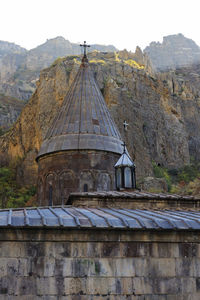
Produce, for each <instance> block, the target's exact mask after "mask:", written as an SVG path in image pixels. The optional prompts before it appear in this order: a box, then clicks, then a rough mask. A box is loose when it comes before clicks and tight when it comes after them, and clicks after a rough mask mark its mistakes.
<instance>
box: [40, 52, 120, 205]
mask: <svg viewBox="0 0 200 300" xmlns="http://www.w3.org/2000/svg"><path fill="white" fill-rule="evenodd" d="M122 152H123V148H122V140H121V137H120V133H119V131H118V129H117V127H116V125H115V123H114V121H113V119H112V117H111V115H110V113H109V111H108V108H107V106H106V103H105V101H104V99H103V96H102V94H101V92H100V90H99V87H98V86H97V83H96V81H95V78H94V75H93V72H92V71H91V69H90V67H89V63H88V59H87V56H86V53H85V54H84V56H83V58H82V63H81V65H80V68H79V71H78V73H77V75H76V77H75V79H74V81H73V83H72V85H71V87H70V90H69V92H68V93H67V95H66V97H65V99H64V101H63V104H62V106H61V108H60V110H59V111H58V113H57V116H56V117H55V120H54V122H53V124H52V125H51V127H50V128H49V130H48V132H47V134H46V137H45V140H44V141H43V143H42V146H41V149H40V151H39V154H38V156H37V161H38V166H39V175H38V200H39V205H49V204H50V205H52V204H54V205H57V204H62V203H66V202H67V199H68V196H69V194H70V193H71V192H82V191H85V192H87V191H110V190H114V188H115V176H114V165H115V163H116V162H117V160H118V159H119V157H120V155H121V154H122Z"/></svg>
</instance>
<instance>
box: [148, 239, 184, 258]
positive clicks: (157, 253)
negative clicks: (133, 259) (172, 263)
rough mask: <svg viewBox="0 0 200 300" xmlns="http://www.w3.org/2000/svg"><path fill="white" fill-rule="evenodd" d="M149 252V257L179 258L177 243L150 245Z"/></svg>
mask: <svg viewBox="0 0 200 300" xmlns="http://www.w3.org/2000/svg"><path fill="white" fill-rule="evenodd" d="M149 250H150V256H152V257H160V258H162V257H163V258H171V257H179V247H178V244H177V243H151V244H150V245H149Z"/></svg>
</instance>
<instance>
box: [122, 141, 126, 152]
mask: <svg viewBox="0 0 200 300" xmlns="http://www.w3.org/2000/svg"><path fill="white" fill-rule="evenodd" d="M122 146H123V147H124V152H123V153H125V152H126V143H125V142H123V144H122Z"/></svg>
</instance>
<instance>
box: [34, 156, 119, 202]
mask: <svg viewBox="0 0 200 300" xmlns="http://www.w3.org/2000/svg"><path fill="white" fill-rule="evenodd" d="M118 159H119V155H118V154H115V153H111V152H105V151H94V150H80V151H79V150H76V151H75V150H73V151H63V152H56V153H52V154H49V155H46V156H44V157H40V158H39V160H38V166H39V168H38V205H39V206H41V205H52V204H51V203H49V188H50V186H51V187H52V196H51V198H52V202H53V205H60V204H65V203H66V202H67V200H68V196H69V194H70V193H72V192H84V191H85V192H87V191H109V190H114V189H115V169H114V165H115V164H116V162H117V161H118ZM84 188H86V190H84Z"/></svg>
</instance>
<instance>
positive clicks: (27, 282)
mask: <svg viewBox="0 0 200 300" xmlns="http://www.w3.org/2000/svg"><path fill="white" fill-rule="evenodd" d="M15 294H16V295H37V288H36V279H35V278H34V277H18V278H17V287H16V290H15ZM27 297H28V296H27Z"/></svg>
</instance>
